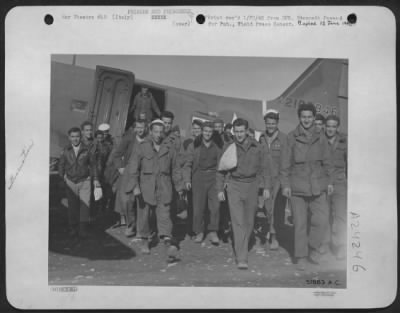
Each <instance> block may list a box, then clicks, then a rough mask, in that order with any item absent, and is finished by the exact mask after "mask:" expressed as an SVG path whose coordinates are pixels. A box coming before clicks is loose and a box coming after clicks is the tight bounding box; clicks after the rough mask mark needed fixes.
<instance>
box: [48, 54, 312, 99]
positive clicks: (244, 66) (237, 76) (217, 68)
mask: <svg viewBox="0 0 400 313" xmlns="http://www.w3.org/2000/svg"><path fill="white" fill-rule="evenodd" d="M52 60H53V61H56V62H62V63H67V64H72V60H73V57H72V55H53V56H52ZM314 60H315V59H306V58H270V57H268V58H259V57H257V58H254V57H214V56H210V57H208V56H140V55H77V56H76V65H77V66H82V67H86V68H93V69H94V68H96V65H103V66H108V67H114V68H119V69H123V70H128V71H131V72H133V73H134V74H135V77H136V78H137V79H140V80H146V81H150V82H154V83H158V84H161V85H166V86H171V87H177V88H183V89H188V90H194V91H199V92H205V93H210V94H215V95H220V96H227V97H234V98H244V99H254V100H273V99H275V98H277V97H279V96H280V95H281V94H282V93H283V92H284V91H285V90H286V88H287V87H289V86H290V85H291V84H292V83H293V81H294V80H296V79H297V78H298V77H299V76H300V74H301V73H303V72H304V71H305V70H306V69H307V67H308V66H310V65H311V63H312V62H313V61H314Z"/></svg>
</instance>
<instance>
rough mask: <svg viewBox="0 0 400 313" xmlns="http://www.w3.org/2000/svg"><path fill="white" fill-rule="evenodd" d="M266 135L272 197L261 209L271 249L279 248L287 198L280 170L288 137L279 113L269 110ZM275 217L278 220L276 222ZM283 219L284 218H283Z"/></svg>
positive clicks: (266, 115) (262, 139) (261, 138)
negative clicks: (283, 189)
mask: <svg viewBox="0 0 400 313" xmlns="http://www.w3.org/2000/svg"><path fill="white" fill-rule="evenodd" d="M264 121H265V133H264V134H262V135H261V136H260V144H261V145H262V146H263V147H264V149H265V152H266V153H265V155H266V157H265V159H264V160H265V162H268V164H269V168H270V170H271V197H270V199H268V200H266V201H263V200H262V199H260V200H261V201H260V203H259V207H260V208H265V211H266V213H267V220H268V226H269V230H268V231H269V234H270V238H269V240H270V249H271V250H276V249H278V248H279V242H278V240H277V238H276V237H277V234H276V227H277V226H281V225H282V224H283V220H284V214H285V204H286V198H284V197H283V196H282V190H281V182H280V180H279V170H280V167H281V156H282V151H283V150H284V149H285V148H286V142H287V135H286V134H284V133H282V132H281V131H280V130H279V128H278V124H279V112H278V111H276V110H268V111H267V112H266V114H265V116H264ZM275 217H277V218H278V220H275ZM282 217H283V218H282Z"/></svg>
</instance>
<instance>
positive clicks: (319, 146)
mask: <svg viewBox="0 0 400 313" xmlns="http://www.w3.org/2000/svg"><path fill="white" fill-rule="evenodd" d="M297 113H298V117H299V120H300V124H299V125H298V126H297V128H296V129H295V130H294V131H292V132H290V133H289V135H288V139H287V148H286V149H284V150H283V153H282V167H281V173H280V174H281V182H282V189H283V195H284V196H285V197H287V198H289V199H290V201H291V204H292V209H293V217H294V236H295V238H294V256H295V258H296V261H297V268H298V270H305V267H306V264H307V258H308V259H309V261H311V262H312V263H319V259H320V254H321V253H323V251H321V250H320V249H321V246H322V244H323V241H324V237H325V234H326V228H327V227H328V225H329V208H328V202H327V195H330V194H332V192H333V165H332V161H331V157H330V148H329V144H328V141H327V139H326V137H325V135H324V134H322V133H318V132H317V130H316V128H315V125H314V120H315V115H316V109H315V106H314V105H313V104H312V103H306V104H302V105H300V106H299V108H298V112H297ZM309 212H310V215H311V216H310V225H309V233H307V228H308V225H307V224H308V215H309V214H308V213H309ZM309 247H311V251H310V252H309Z"/></svg>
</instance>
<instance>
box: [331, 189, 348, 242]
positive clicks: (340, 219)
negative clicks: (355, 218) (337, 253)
mask: <svg viewBox="0 0 400 313" xmlns="http://www.w3.org/2000/svg"><path fill="white" fill-rule="evenodd" d="M328 200H329V206H330V209H331V213H332V244H333V245H334V246H336V247H339V246H343V245H345V244H346V240H347V239H346V236H347V235H346V233H347V184H337V185H335V186H334V192H333V194H332V195H330V196H329V197H328Z"/></svg>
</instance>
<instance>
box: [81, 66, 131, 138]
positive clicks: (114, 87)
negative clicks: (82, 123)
mask: <svg viewBox="0 0 400 313" xmlns="http://www.w3.org/2000/svg"><path fill="white" fill-rule="evenodd" d="M95 79H96V81H95V86H94V95H93V101H92V106H91V110H90V111H89V120H90V121H91V122H92V123H93V124H94V125H95V127H96V129H97V127H98V126H99V125H100V124H102V123H108V124H110V134H111V135H112V136H113V137H114V138H116V139H117V140H118V139H119V138H120V137H121V136H122V134H123V133H124V131H125V126H126V122H127V118H128V110H129V105H130V101H131V97H132V91H133V85H134V83H135V75H134V74H133V73H132V72H129V71H124V70H120V69H115V68H109V67H105V66H97V67H96V75H95Z"/></svg>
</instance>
